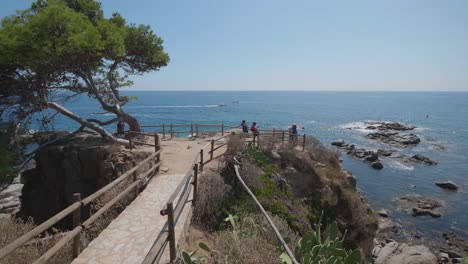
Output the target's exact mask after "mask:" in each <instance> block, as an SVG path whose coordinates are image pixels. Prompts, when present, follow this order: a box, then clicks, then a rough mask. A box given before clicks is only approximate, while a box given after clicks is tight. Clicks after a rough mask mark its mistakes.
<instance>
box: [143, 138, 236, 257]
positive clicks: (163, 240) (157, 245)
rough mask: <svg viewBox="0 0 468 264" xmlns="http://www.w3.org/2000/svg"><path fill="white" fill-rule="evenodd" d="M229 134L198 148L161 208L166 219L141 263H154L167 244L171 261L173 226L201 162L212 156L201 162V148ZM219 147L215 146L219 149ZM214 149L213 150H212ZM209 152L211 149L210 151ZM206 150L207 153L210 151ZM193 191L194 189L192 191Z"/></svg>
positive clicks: (173, 255) (194, 183)
mask: <svg viewBox="0 0 468 264" xmlns="http://www.w3.org/2000/svg"><path fill="white" fill-rule="evenodd" d="M230 135H231V134H228V135H225V136H222V137H219V138H217V139H216V140H212V141H210V142H208V143H207V144H205V145H203V146H202V147H201V148H200V152H198V153H197V154H196V155H195V158H194V160H193V162H192V166H191V167H192V168H193V169H192V168H191V169H190V170H189V171H187V173H186V174H185V176H184V178H183V179H182V180H181V181H180V182H179V184H178V185H177V187H176V188H175V190H174V192H173V193H172V195H171V196H170V197H169V199H168V200H167V202H166V204H167V207H166V209H163V210H161V215H167V216H168V221H167V222H166V223H165V225H164V227H163V228H162V230H161V232H160V233H159V235H158V237H157V238H156V240H155V241H154V243H153V245H152V247H151V249H150V250H149V252H148V253H147V255H146V257H145V259H144V261H143V263H144V264H150V263H156V262H155V261H159V259H160V258H161V256H162V252H164V249H165V247H166V245H167V244H169V246H170V258H171V261H173V260H174V259H175V237H174V236H175V232H174V226H175V225H176V224H177V222H178V220H179V217H180V215H181V214H182V211H183V209H184V207H185V204H186V201H187V200H188V196H189V195H190V192H191V190H192V188H194V190H195V188H196V184H197V183H196V181H197V177H196V175H197V174H198V172H199V171H201V169H202V167H203V166H202V164H206V163H208V162H210V161H211V160H213V158H212V156H211V158H210V159H209V160H207V162H206V163H202V161H203V157H204V155H203V156H202V154H203V153H204V152H203V150H205V149H206V148H207V147H209V146H211V145H212V143H213V142H215V141H218V140H221V139H223V138H226V137H228V136H230ZM225 145H227V143H224V144H222V145H221V147H222V146H225ZM219 148H220V147H218V148H216V149H219ZM213 151H214V150H213ZM210 152H211V151H210ZM210 152H208V153H210ZM199 160H200V168H199V166H197V165H198V162H199ZM192 178H194V180H193V182H190V180H191V179H192ZM194 193H195V191H194ZM177 197H179V199H178V201H177V204H176V206H175V208H173V204H174V201H175V200H176V198H177ZM192 199H193V200H196V196H195V194H194V197H193V198H192ZM171 221H173V222H172V223H171V224H169V223H170V222H171Z"/></svg>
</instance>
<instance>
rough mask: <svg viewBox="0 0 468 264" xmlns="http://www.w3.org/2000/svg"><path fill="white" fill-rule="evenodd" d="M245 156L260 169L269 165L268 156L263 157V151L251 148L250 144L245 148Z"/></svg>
mask: <svg viewBox="0 0 468 264" xmlns="http://www.w3.org/2000/svg"><path fill="white" fill-rule="evenodd" d="M247 154H248V156H249V157H251V158H252V159H253V160H254V161H255V164H257V165H258V166H260V167H263V166H266V165H268V164H269V163H271V162H270V158H268V156H267V155H265V153H263V151H261V150H259V149H257V148H256V147H254V146H252V144H249V145H248V146H247Z"/></svg>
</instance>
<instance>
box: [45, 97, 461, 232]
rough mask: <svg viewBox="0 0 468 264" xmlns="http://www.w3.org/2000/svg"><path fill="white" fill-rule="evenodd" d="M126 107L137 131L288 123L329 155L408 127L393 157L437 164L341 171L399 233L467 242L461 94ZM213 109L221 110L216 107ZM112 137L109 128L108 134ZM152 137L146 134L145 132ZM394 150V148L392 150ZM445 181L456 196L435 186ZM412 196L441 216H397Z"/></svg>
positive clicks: (207, 100)
mask: <svg viewBox="0 0 468 264" xmlns="http://www.w3.org/2000/svg"><path fill="white" fill-rule="evenodd" d="M123 94H125V95H128V96H131V97H132V98H133V100H132V102H130V103H128V104H127V105H125V106H124V109H125V110H126V111H127V112H128V113H130V114H132V115H133V116H134V117H136V118H137V119H138V120H139V121H140V123H141V124H142V125H157V124H163V123H165V124H170V123H172V124H190V123H194V124H196V123H199V124H214V123H224V124H226V125H239V124H240V123H241V121H242V120H246V121H247V122H248V123H249V124H251V123H252V122H257V124H258V127H259V128H260V129H273V128H276V129H287V128H288V127H289V126H290V125H291V124H293V123H295V124H298V126H299V128H300V129H299V133H301V134H302V133H305V134H308V135H313V136H315V137H316V138H318V139H320V140H321V141H322V142H323V144H324V145H325V146H327V147H329V148H330V149H331V150H333V151H335V150H337V149H336V148H335V147H333V146H331V145H330V143H331V142H332V141H335V140H338V139H343V140H344V141H346V142H350V143H353V144H355V146H356V147H363V148H366V149H373V150H376V149H377V148H382V147H386V148H389V147H388V146H385V145H382V144H379V143H377V142H375V141H372V140H369V139H366V137H365V135H366V134H367V133H369V132H370V131H368V130H366V129H365V126H366V125H365V122H368V121H397V122H402V123H404V124H410V125H415V126H416V127H417V128H416V129H415V130H414V131H410V132H411V133H415V134H417V135H418V136H419V137H420V138H421V143H420V144H418V145H417V146H415V147H408V148H404V149H398V150H399V151H400V154H408V155H410V154H423V155H425V156H427V157H429V158H431V159H433V160H436V161H438V165H435V166H428V165H422V164H409V163H404V162H401V161H396V160H394V159H391V158H381V159H382V163H383V165H384V168H383V169H382V170H375V169H372V168H371V167H370V166H369V165H368V164H367V163H365V162H363V161H361V160H356V159H353V158H351V157H349V156H347V155H346V154H345V153H342V154H341V159H342V160H343V162H342V166H343V168H344V169H346V170H348V171H351V172H352V174H353V175H354V176H355V177H356V178H357V187H358V188H359V189H360V190H361V192H362V194H363V195H364V197H365V198H366V199H367V201H368V202H369V203H370V204H371V206H372V207H373V208H374V209H376V210H379V209H382V208H384V209H385V210H386V211H387V212H388V214H389V217H390V218H391V219H392V220H393V221H395V222H397V223H398V224H399V225H401V227H402V228H403V229H406V230H411V231H412V232H413V233H417V234H419V235H422V236H426V237H435V238H442V236H441V233H442V232H444V231H453V232H455V233H456V234H457V235H459V236H461V237H464V238H468V92H302V91H301V92H299V91H296V92H293V91H248V92H245V91H125V92H123ZM220 104H224V105H225V106H223V107H220V106H219V105H220ZM65 106H66V107H67V108H68V109H69V110H71V111H73V112H75V113H77V114H79V115H81V116H83V117H86V118H98V119H102V120H105V119H109V118H111V117H112V115H111V114H109V113H103V110H102V109H100V108H99V105H98V103H97V102H96V101H95V100H93V99H90V98H88V97H87V96H82V97H77V98H75V99H74V100H72V101H70V102H68V103H66V104H65ZM53 126H54V127H53V128H54V129H57V130H68V131H73V130H75V129H77V128H78V127H79V125H78V124H77V123H75V122H74V121H73V120H70V119H68V118H64V117H62V116H60V115H59V116H57V117H56V122H55V123H53ZM107 128H108V129H109V130H110V131H113V132H114V131H115V125H112V126H109V127H107ZM145 130H146V131H148V132H151V129H150V128H145ZM391 148H395V147H391ZM448 180H449V181H452V182H454V183H455V184H456V185H458V187H459V189H458V191H456V192H454V191H446V190H443V189H441V188H439V187H438V186H436V185H435V184H434V182H436V181H448ZM406 194H418V195H422V196H426V197H430V198H435V199H438V200H441V201H443V203H444V204H445V206H444V209H443V210H442V217H440V218H432V217H430V216H417V217H413V216H411V215H408V214H406V213H403V212H401V211H400V210H399V209H398V208H397V206H396V204H395V202H394V201H393V200H394V199H395V198H397V197H399V196H403V195H406Z"/></svg>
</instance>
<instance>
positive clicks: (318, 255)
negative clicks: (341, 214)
mask: <svg viewBox="0 0 468 264" xmlns="http://www.w3.org/2000/svg"><path fill="white" fill-rule="evenodd" d="M314 229H315V231H308V232H307V233H306V234H305V235H304V236H303V237H302V238H301V239H300V240H299V242H298V243H297V246H296V249H295V254H294V255H295V258H296V260H297V261H299V263H302V264H309V263H311V264H312V263H314V264H315V263H317V264H319V263H323V264H326V263H336V264H360V263H361V262H362V256H361V251H360V250H359V249H355V250H353V251H347V250H346V249H344V247H343V241H344V239H345V236H346V234H345V235H343V237H342V238H341V239H340V237H339V235H338V233H339V232H338V225H337V224H336V222H335V221H333V222H332V224H331V225H330V226H329V227H328V233H329V234H328V237H326V238H325V239H322V233H321V224H320V222H319V223H317V224H315V228H314ZM280 260H281V263H292V261H291V259H290V258H289V256H288V255H287V254H285V253H283V254H282V255H281V256H280Z"/></svg>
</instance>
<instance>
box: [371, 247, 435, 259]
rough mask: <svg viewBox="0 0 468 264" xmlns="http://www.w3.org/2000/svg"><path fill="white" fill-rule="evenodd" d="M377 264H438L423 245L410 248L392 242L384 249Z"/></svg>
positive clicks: (380, 252)
mask: <svg viewBox="0 0 468 264" xmlns="http://www.w3.org/2000/svg"><path fill="white" fill-rule="evenodd" d="M375 263H376V264H396V263H399V264H437V257H436V256H435V255H434V254H432V253H431V251H429V249H428V248H427V247H425V246H422V245H417V246H410V245H407V244H404V243H403V244H399V243H397V242H390V243H388V244H387V245H385V247H383V248H382V249H381V250H380V251H379V253H378V255H377V259H376V260H375Z"/></svg>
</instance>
